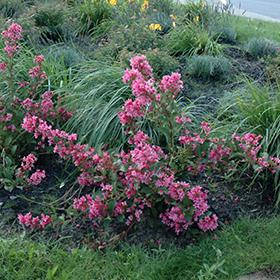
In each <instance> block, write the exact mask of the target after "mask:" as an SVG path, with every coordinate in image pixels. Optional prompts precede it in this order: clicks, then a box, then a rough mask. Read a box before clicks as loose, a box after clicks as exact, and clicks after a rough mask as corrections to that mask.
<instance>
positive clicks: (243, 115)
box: [222, 81, 280, 202]
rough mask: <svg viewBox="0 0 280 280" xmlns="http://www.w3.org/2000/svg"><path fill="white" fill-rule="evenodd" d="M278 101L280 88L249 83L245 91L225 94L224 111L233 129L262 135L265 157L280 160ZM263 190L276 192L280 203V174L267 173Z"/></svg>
mask: <svg viewBox="0 0 280 280" xmlns="http://www.w3.org/2000/svg"><path fill="white" fill-rule="evenodd" d="M279 100H280V88H279V85H278V87H276V88H272V87H271V86H269V85H268V86H260V85H255V84H253V83H250V82H249V81H247V87H246V88H244V89H243V90H238V91H236V92H233V93H228V94H227V95H226V97H225V99H224V100H223V101H222V102H223V106H222V111H223V114H225V116H226V117H227V118H228V120H231V125H232V129H235V130H236V131H237V130H238V131H242V132H245V133H255V134H257V135H262V136H263V139H262V141H261V145H262V149H261V153H262V155H269V156H271V157H280V106H279ZM273 180H274V184H273V182H272V181H273ZM264 187H268V188H271V189H275V190H276V195H277V197H278V199H277V200H278V202H279V201H280V189H279V171H277V172H276V173H274V175H272V174H271V173H267V174H266V176H265V179H264Z"/></svg>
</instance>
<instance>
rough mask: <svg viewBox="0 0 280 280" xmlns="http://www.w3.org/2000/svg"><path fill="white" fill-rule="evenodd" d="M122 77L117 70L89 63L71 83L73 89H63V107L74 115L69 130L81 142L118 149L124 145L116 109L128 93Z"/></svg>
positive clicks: (69, 122)
mask: <svg viewBox="0 0 280 280" xmlns="http://www.w3.org/2000/svg"><path fill="white" fill-rule="evenodd" d="M122 76H123V69H122V68H120V67H115V66H109V65H106V64H104V65H103V64H101V63H98V62H95V61H90V62H88V63H86V64H85V65H84V69H83V71H82V72H80V74H79V75H78V76H77V77H76V78H75V79H74V80H73V83H74V84H75V86H72V85H70V88H69V89H68V88H67V87H66V88H65V89H64V91H65V93H66V94H67V95H68V97H67V101H66V107H67V108H70V109H71V111H72V110H73V112H75V114H74V116H73V117H72V118H71V119H70V120H69V121H68V129H70V130H71V131H72V132H75V133H77V134H78V137H79V140H80V141H82V142H83V143H87V144H89V145H92V146H97V145H98V144H100V143H106V144H109V146H118V145H121V144H122V143H123V142H124V138H123V137H122V136H121V131H122V127H121V124H120V121H119V118H118V116H117V109H119V108H120V107H121V106H122V105H123V100H125V99H127V98H128V97H129V96H130V94H131V92H130V90H129V87H128V86H127V85H124V83H123V80H122Z"/></svg>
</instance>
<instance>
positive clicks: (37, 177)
mask: <svg viewBox="0 0 280 280" xmlns="http://www.w3.org/2000/svg"><path fill="white" fill-rule="evenodd" d="M45 177H46V174H45V170H43V171H42V172H41V171H40V170H39V169H37V170H36V172H35V173H33V174H32V175H31V177H30V179H29V178H27V181H28V182H29V183H31V184H32V185H39V184H40V183H41V181H42V178H45Z"/></svg>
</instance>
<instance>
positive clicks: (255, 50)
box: [245, 37, 280, 58]
mask: <svg viewBox="0 0 280 280" xmlns="http://www.w3.org/2000/svg"><path fill="white" fill-rule="evenodd" d="M245 47H246V49H247V51H248V52H249V53H250V54H251V55H252V56H254V57H256V58H263V57H266V56H271V57H275V56H277V52H278V51H277V48H279V47H280V45H279V43H277V42H276V41H273V40H268V39H266V38H264V37H262V38H255V37H253V38H251V39H250V40H248V41H247V43H246V44H245Z"/></svg>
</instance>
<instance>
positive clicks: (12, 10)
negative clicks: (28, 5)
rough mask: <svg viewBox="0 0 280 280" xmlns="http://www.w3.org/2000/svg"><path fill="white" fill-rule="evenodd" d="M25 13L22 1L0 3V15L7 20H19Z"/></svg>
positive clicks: (6, 0)
mask: <svg viewBox="0 0 280 280" xmlns="http://www.w3.org/2000/svg"><path fill="white" fill-rule="evenodd" d="M23 11H24V6H23V5H22V3H21V1H20V0H1V2H0V14H2V15H3V17H4V18H5V19H8V18H17V17H19V15H21V14H22V13H23Z"/></svg>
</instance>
